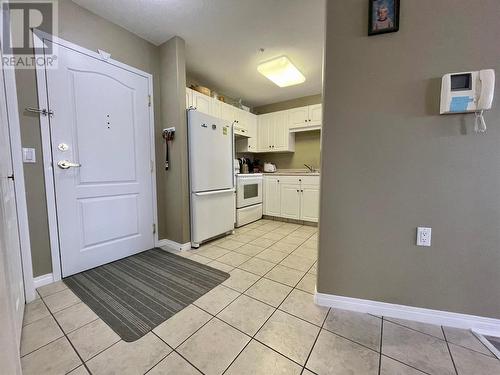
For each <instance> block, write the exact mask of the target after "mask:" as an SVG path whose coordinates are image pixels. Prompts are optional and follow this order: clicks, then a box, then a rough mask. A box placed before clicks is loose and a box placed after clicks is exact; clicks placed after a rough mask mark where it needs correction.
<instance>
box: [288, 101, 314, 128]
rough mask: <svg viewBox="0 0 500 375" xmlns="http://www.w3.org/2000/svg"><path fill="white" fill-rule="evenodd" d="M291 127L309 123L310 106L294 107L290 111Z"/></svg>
mask: <svg viewBox="0 0 500 375" xmlns="http://www.w3.org/2000/svg"><path fill="white" fill-rule="evenodd" d="M288 113H289V116H288V119H289V127H290V129H293V128H298V127H303V126H306V125H307V122H308V121H307V120H308V119H309V107H308V106H306V107H299V108H292V109H290V110H289V111H288Z"/></svg>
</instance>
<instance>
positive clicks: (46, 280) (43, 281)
mask: <svg viewBox="0 0 500 375" xmlns="http://www.w3.org/2000/svg"><path fill="white" fill-rule="evenodd" d="M53 282H54V276H52V274H51V273H48V274H46V275H41V276H37V277H35V278H34V279H33V283H34V284H35V290H36V289H38V288H40V287H42V286H44V285H49V284H52V283H53Z"/></svg>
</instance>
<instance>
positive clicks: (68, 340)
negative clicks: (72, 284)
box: [37, 280, 92, 374]
mask: <svg viewBox="0 0 500 375" xmlns="http://www.w3.org/2000/svg"><path fill="white" fill-rule="evenodd" d="M61 281H62V280H61ZM54 294H55V293H54ZM40 298H41V299H42V302H43V303H44V305H45V307H46V308H47V310H49V313H50V315H51V316H52V319H54V322H55V323H56V324H57V326H58V327H59V329H60V330H61V332H62V334H63V336H61V337H64V338H65V339H66V341H67V342H68V343H69V345H70V346H71V348H72V349H73V351H74V352H75V354H76V355H77V357H78V358H79V359H80V362H81V363H80V365H78V366H76V367H75V368H73V369H71V370H69V371H68V372H67V373H66V374H69V373H70V372H71V371H73V370H76V369H77V368H78V367H80V366H83V367H85V369H86V370H87V371H88V373H89V374H92V372H91V371H90V369H89V368H88V367H87V364H86V363H85V361H84V360H83V358H82V356H81V355H80V353H78V351H77V350H76V348H75V346H74V345H73V343H72V342H71V340H70V339H69V337H68V335H66V332H64V330H63V329H62V327H61V325H60V324H59V322H58V321H57V319H56V317H55V316H54V313H52V311H51V310H50V309H49V307H48V306H47V304H46V303H45V300H44V299H43V297H40ZM75 305H76V304H75ZM61 311H62V310H61ZM61 337H59V338H58V340H59V339H60V338H61ZM54 341H56V340H54ZM54 341H52V342H54ZM47 345H48V344H47ZM39 349H40V348H39ZM37 350H38V349H37Z"/></svg>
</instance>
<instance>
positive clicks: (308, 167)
mask: <svg viewBox="0 0 500 375" xmlns="http://www.w3.org/2000/svg"><path fill="white" fill-rule="evenodd" d="M304 166H305V167H306V168H307V169H309V172H311V173H314V168H313V167H311V166H310V165H307V164H304Z"/></svg>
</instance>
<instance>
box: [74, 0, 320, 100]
mask: <svg viewBox="0 0 500 375" xmlns="http://www.w3.org/2000/svg"><path fill="white" fill-rule="evenodd" d="M74 1H75V2H76V3H77V4H79V5H80V6H82V7H84V8H87V9H88V10H90V11H92V12H94V13H96V14H98V15H100V16H101V17H104V18H106V19H108V20H110V21H112V22H114V23H116V24H118V25H120V26H122V27H123V28H125V29H127V30H129V31H131V32H133V33H135V34H137V35H139V36H140V37H142V38H144V39H146V40H148V41H150V42H152V43H154V44H156V45H160V44H162V43H163V42H165V41H167V40H168V39H170V38H172V37H173V36H175V35H178V36H180V37H182V38H183V39H184V40H185V41H186V59H187V71H188V75H190V76H191V77H193V78H195V79H197V80H199V81H200V82H202V83H204V84H206V85H208V86H209V87H211V88H216V89H218V90H219V91H220V92H223V93H225V94H226V95H229V96H232V97H235V98H240V97H241V98H243V102H244V103H246V104H248V105H251V106H257V105H262V104H270V103H275V102H279V101H283V100H288V99H293V98H298V97H301V96H306V95H313V94H318V93H320V92H321V85H322V54H323V41H324V19H325V12H324V9H325V3H324V0H106V1H103V0H74ZM261 47H262V48H265V51H264V52H263V53H261V52H260V51H259V49H260V48H261ZM280 55H287V56H288V57H289V58H290V59H291V60H292V62H293V63H294V64H295V65H296V66H297V67H298V68H299V69H300V70H301V71H302V73H304V75H305V77H306V82H305V83H303V84H301V85H297V86H292V87H287V88H279V87H277V86H276V85H274V84H273V83H272V82H270V81H268V80H267V78H265V77H263V76H261V75H260V74H259V73H258V72H257V65H258V63H259V62H262V61H265V60H269V59H271V58H273V57H277V56H280Z"/></svg>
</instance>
